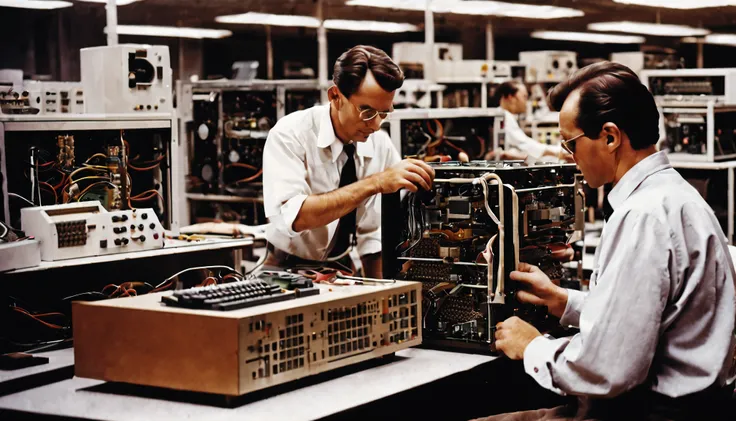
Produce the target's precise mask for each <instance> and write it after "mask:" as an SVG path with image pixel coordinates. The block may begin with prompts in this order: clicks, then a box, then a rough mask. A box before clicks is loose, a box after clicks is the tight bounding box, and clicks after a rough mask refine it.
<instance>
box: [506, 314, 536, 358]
mask: <svg viewBox="0 0 736 421" xmlns="http://www.w3.org/2000/svg"><path fill="white" fill-rule="evenodd" d="M495 336H496V349H498V350H499V351H501V352H503V353H504V354H506V356H507V357H509V358H511V359H512V360H521V359H523V358H524V350H525V349H526V346H527V345H529V343H530V342H531V341H532V340H534V338H536V337H537V336H542V334H541V333H539V331H538V330H537V329H536V328H535V327H534V326H532V325H530V324H529V323H527V322H525V321H523V320H521V319H520V318H518V317H516V316H514V317H510V318H508V319H506V320H505V321H503V322H500V323H498V324H496V335H495Z"/></svg>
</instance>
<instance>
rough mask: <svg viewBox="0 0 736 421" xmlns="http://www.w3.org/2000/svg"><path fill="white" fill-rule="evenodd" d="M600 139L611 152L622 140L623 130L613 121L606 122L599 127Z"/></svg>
mask: <svg viewBox="0 0 736 421" xmlns="http://www.w3.org/2000/svg"><path fill="white" fill-rule="evenodd" d="M601 139H602V140H603V142H605V143H606V148H607V149H608V150H609V152H611V153H613V152H614V151H616V149H618V148H619V147H620V146H621V143H622V142H623V132H621V130H620V129H619V128H618V126H617V125H616V124H615V123H606V124H604V125H603V129H601Z"/></svg>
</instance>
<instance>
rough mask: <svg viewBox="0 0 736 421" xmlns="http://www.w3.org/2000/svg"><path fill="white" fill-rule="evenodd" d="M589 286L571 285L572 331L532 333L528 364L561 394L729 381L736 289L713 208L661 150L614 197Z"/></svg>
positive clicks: (696, 387)
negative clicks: (580, 288) (587, 288)
mask: <svg viewBox="0 0 736 421" xmlns="http://www.w3.org/2000/svg"><path fill="white" fill-rule="evenodd" d="M608 199H609V202H610V203H611V206H612V207H613V210H614V211H613V214H612V215H611V217H610V219H609V220H608V222H607V223H606V224H605V226H604V228H603V232H602V234H601V243H600V246H599V247H598V248H597V250H596V254H595V260H594V270H593V274H592V276H591V279H590V292H589V293H587V294H585V293H582V292H580V291H573V290H570V291H568V293H569V296H568V301H567V307H566V309H565V312H564V314H563V316H562V318H561V324H563V325H573V326H578V327H579V328H580V333H579V334H577V335H575V336H573V337H572V338H561V339H549V338H547V337H544V336H541V337H537V338H535V339H534V340H533V341H532V342H531V343H530V344H529V345H528V346H527V348H526V350H525V352H524V367H525V371H526V372H527V373H528V374H529V375H531V376H532V377H533V378H534V379H535V380H536V381H537V382H538V383H539V384H540V385H542V386H543V387H545V388H547V389H550V390H552V391H555V392H557V393H561V394H574V395H588V396H593V397H613V396H616V395H619V394H621V393H623V392H625V391H627V390H630V389H632V388H633V387H635V386H637V385H639V384H644V383H647V384H649V386H650V387H651V389H652V390H653V391H655V392H658V393H661V394H663V395H666V396H669V397H673V398H677V397H680V396H684V395H687V394H691V393H695V392H699V391H702V390H704V389H706V388H708V387H709V386H711V385H717V386H722V385H724V384H726V383H728V382H731V381H733V378H732V377H729V369H730V368H731V365H732V361H733V355H734V344H736V342H735V338H734V321H735V319H736V293H735V291H734V267H733V263H732V261H731V257H730V255H729V251H728V247H727V243H726V237H725V235H724V234H723V231H722V229H721V227H720V225H719V223H718V220H717V219H716V217H715V215H714V213H713V211H712V210H711V208H710V207H709V206H708V205H707V204H706V203H705V201H704V200H703V198H702V197H701V196H700V195H699V194H698V192H697V191H696V190H695V189H694V188H692V187H691V186H690V184H688V183H687V181H685V180H684V179H683V178H682V177H681V176H680V175H679V174H678V173H677V172H676V171H675V170H674V169H672V167H671V166H670V163H669V160H668V159H667V156H666V155H665V153H664V152H657V153H655V154H653V155H651V156H649V157H647V158H645V159H644V160H642V161H641V162H639V163H638V164H636V165H635V166H634V167H633V168H632V169H630V170H629V171H628V172H627V173H626V174H624V176H623V177H622V178H621V180H620V181H619V182H618V183H617V184H616V186H615V187H614V188H613V190H611V192H610V193H609V196H608Z"/></svg>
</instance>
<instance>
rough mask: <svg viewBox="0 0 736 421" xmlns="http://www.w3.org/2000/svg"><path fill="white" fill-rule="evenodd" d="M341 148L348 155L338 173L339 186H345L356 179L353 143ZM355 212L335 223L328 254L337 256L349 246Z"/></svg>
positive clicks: (354, 222)
mask: <svg viewBox="0 0 736 421" xmlns="http://www.w3.org/2000/svg"><path fill="white" fill-rule="evenodd" d="M342 148H343V150H344V151H345V154H346V155H347V156H348V160H347V161H346V162H345V165H343V167H342V172H341V173H340V187H345V186H347V185H348V184H351V183H355V182H356V181H358V176H357V175H356V173H355V159H354V158H353V155H354V154H355V145H353V144H345V145H343V147H342ZM357 213H358V210H357V209H353V211H352V212H350V213H348V214H347V215H345V216H343V217H342V218H340V222H339V223H338V224H337V233H336V234H335V236H336V237H337V238H336V239H335V246H334V247H333V248H332V251H331V252H330V256H333V257H334V256H339V255H341V254H343V253H344V252H345V251H346V250H347V249H348V247H350V234H353V237H354V236H355V225H356V215H357Z"/></svg>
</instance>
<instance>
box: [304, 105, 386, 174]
mask: <svg viewBox="0 0 736 421" xmlns="http://www.w3.org/2000/svg"><path fill="white" fill-rule="evenodd" d="M320 114H321V115H320V116H319V128H318V133H317V147H319V148H321V149H325V148H330V151H331V153H332V162H335V161H337V158H338V157H339V156H340V154H341V153H342V149H343V148H342V147H343V143H342V141H340V139H338V138H337V136H335V129H334V128H333V126H332V119H331V118H330V104H326V105H323V106H322V107H321V110H320ZM355 153H356V154H357V155H358V157H359V159H360V165H363V159H364V158H373V135H370V136H368V139H367V140H366V141H365V142H355Z"/></svg>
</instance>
